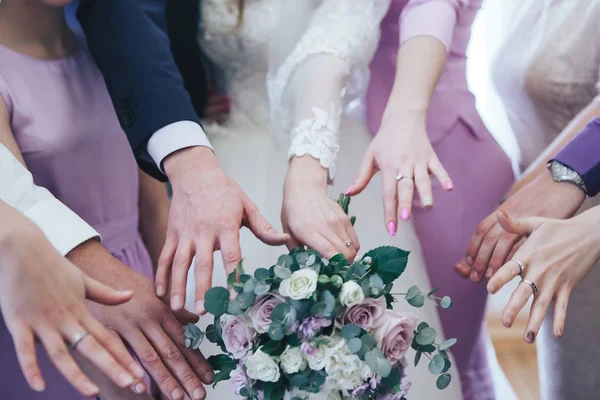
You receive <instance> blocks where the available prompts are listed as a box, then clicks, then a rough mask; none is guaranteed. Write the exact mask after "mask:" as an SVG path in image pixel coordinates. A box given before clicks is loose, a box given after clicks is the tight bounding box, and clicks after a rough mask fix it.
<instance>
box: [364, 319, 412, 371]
mask: <svg viewBox="0 0 600 400" xmlns="http://www.w3.org/2000/svg"><path fill="white" fill-rule="evenodd" d="M381 319H382V323H381V325H380V326H379V328H377V329H376V330H375V333H374V334H373V337H374V338H375V340H376V341H377V345H378V346H379V348H381V351H382V352H383V355H384V356H385V357H386V358H387V359H388V360H389V361H390V362H391V363H392V365H396V364H397V363H398V362H399V361H401V360H402V358H403V357H404V355H405V354H406V351H407V350H408V349H409V347H410V346H411V344H412V341H413V338H414V336H415V333H414V330H415V327H416V326H417V317H415V316H414V315H412V314H410V313H402V312H397V311H386V312H385V314H384V315H383V316H382V318H381Z"/></svg>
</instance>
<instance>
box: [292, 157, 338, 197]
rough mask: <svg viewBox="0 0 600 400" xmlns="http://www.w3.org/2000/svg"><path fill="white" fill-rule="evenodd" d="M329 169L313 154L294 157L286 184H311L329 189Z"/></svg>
mask: <svg viewBox="0 0 600 400" xmlns="http://www.w3.org/2000/svg"><path fill="white" fill-rule="evenodd" d="M327 176H328V173H327V169H325V168H324V167H323V166H322V165H321V164H320V162H319V160H317V159H316V158H313V157H311V156H301V157H298V156H296V157H293V158H292V159H291V160H290V165H289V167H288V172H287V176H286V180H285V184H286V185H289V184H293V185H301V186H305V185H310V186H315V187H319V188H322V189H323V190H324V191H326V190H327Z"/></svg>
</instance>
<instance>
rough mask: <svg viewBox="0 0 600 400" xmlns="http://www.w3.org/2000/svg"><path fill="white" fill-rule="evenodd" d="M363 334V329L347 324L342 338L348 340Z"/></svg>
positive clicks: (343, 329)
mask: <svg viewBox="0 0 600 400" xmlns="http://www.w3.org/2000/svg"><path fill="white" fill-rule="evenodd" d="M363 332H364V331H363V330H362V329H361V327H360V326H358V325H356V324H347V325H344V326H343V327H342V337H343V338H344V339H346V340H350V339H352V338H355V337H357V336H360V335H361V334H362V333H363Z"/></svg>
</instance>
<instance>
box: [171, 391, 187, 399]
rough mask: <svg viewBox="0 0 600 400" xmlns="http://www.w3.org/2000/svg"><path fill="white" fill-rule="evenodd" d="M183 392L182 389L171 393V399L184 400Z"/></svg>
mask: <svg viewBox="0 0 600 400" xmlns="http://www.w3.org/2000/svg"><path fill="white" fill-rule="evenodd" d="M183 397H184V395H183V392H182V391H181V389H175V390H173V391H172V392H171V398H172V399H173V400H183Z"/></svg>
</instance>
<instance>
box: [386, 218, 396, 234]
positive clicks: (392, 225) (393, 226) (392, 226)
mask: <svg viewBox="0 0 600 400" xmlns="http://www.w3.org/2000/svg"><path fill="white" fill-rule="evenodd" d="M387 228H388V233H389V234H390V236H395V235H396V224H395V223H394V222H393V221H390V222H389V223H388V227H387Z"/></svg>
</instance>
